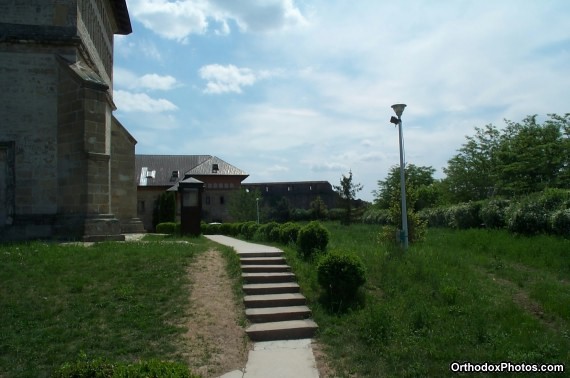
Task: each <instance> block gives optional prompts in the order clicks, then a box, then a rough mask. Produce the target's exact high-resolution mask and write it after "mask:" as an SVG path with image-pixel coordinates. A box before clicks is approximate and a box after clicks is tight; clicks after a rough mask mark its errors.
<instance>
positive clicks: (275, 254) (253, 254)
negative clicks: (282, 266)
mask: <svg viewBox="0 0 570 378" xmlns="http://www.w3.org/2000/svg"><path fill="white" fill-rule="evenodd" d="M238 256H239V257H240V259H242V258H248V257H281V256H283V252H282V251H267V252H264V251H256V252H241V253H238Z"/></svg>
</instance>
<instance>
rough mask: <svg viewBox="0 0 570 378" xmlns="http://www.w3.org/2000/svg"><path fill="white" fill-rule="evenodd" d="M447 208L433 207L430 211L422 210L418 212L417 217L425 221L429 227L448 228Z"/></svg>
mask: <svg viewBox="0 0 570 378" xmlns="http://www.w3.org/2000/svg"><path fill="white" fill-rule="evenodd" d="M448 214H449V213H448V211H447V207H434V208H431V209H422V210H420V211H419V212H418V216H419V217H420V219H422V220H423V221H426V222H427V224H428V226H430V227H449V219H448Z"/></svg>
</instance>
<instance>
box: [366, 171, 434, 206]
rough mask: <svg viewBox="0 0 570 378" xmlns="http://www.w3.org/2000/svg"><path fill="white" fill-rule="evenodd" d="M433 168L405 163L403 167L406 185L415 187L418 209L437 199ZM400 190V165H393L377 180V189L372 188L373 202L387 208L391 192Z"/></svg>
mask: <svg viewBox="0 0 570 378" xmlns="http://www.w3.org/2000/svg"><path fill="white" fill-rule="evenodd" d="M434 173H435V169H433V168H432V167H422V166H416V165H414V164H406V166H405V167H404V175H405V178H406V186H408V185H410V186H413V187H414V188H417V189H416V192H417V195H418V200H417V201H415V205H416V206H417V208H416V209H415V210H420V209H422V208H424V207H429V206H431V205H434V204H435V203H436V202H437V201H438V197H439V194H438V187H437V186H436V185H434V184H435V179H434V178H433V174H434ZM394 191H397V192H398V193H399V192H400V166H399V165H395V166H393V167H392V168H390V171H389V172H388V176H386V179H384V180H378V190H374V191H373V192H372V193H373V194H374V197H375V199H374V203H375V205H376V206H378V207H379V208H381V209H388V208H389V207H390V206H391V200H392V193H393V192H394Z"/></svg>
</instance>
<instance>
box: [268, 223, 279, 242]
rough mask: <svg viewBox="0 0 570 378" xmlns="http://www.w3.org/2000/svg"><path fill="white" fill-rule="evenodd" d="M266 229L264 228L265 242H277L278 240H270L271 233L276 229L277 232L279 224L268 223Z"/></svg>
mask: <svg viewBox="0 0 570 378" xmlns="http://www.w3.org/2000/svg"><path fill="white" fill-rule="evenodd" d="M266 226H267V227H266V228H265V239H264V240H266V241H278V240H273V239H272V238H271V233H272V232H273V230H275V229H277V230H279V223H277V222H269V223H267V225H266Z"/></svg>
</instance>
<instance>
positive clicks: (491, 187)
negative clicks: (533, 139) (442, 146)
mask: <svg viewBox="0 0 570 378" xmlns="http://www.w3.org/2000/svg"><path fill="white" fill-rule="evenodd" d="M466 138H467V142H466V143H465V144H463V146H462V147H461V148H460V149H459V153H458V154H457V155H455V156H454V157H452V158H451V159H450V160H449V161H448V162H447V168H444V169H443V172H444V173H445V174H446V176H447V177H446V178H445V179H444V182H443V183H444V186H445V188H446V190H447V191H448V193H449V196H450V198H451V200H452V202H466V201H470V200H473V201H477V200H481V199H485V198H488V197H491V196H493V195H494V194H495V192H496V189H497V150H498V148H499V144H500V142H501V138H500V132H499V130H498V129H497V127H496V126H493V125H491V124H489V125H486V126H485V127H484V128H478V127H476V128H475V136H472V137H470V136H468V137H466Z"/></svg>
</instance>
